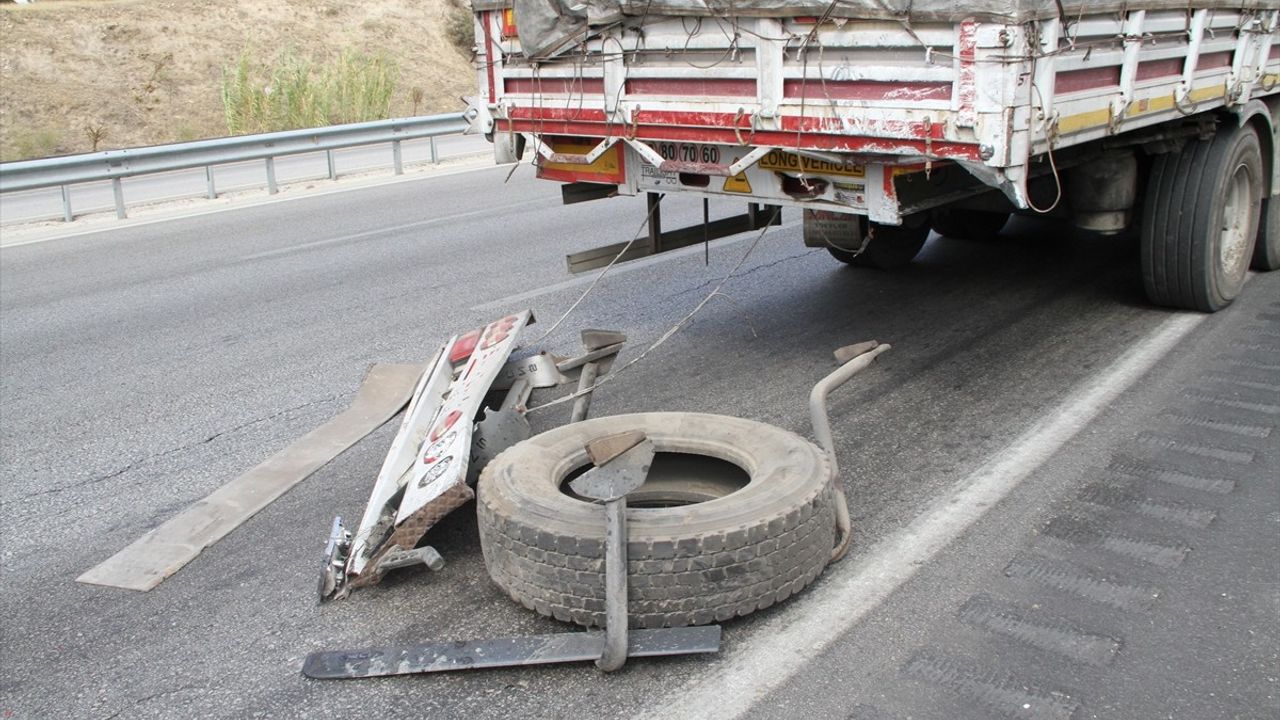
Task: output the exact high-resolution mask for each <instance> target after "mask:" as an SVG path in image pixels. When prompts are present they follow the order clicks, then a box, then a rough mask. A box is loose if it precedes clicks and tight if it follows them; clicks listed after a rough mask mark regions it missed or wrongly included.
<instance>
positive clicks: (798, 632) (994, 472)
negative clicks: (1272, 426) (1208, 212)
mask: <svg viewBox="0 0 1280 720" xmlns="http://www.w3.org/2000/svg"><path fill="white" fill-rule="evenodd" d="M1205 317H1206V316H1204V315H1193V314H1179V315H1175V316H1173V317H1171V318H1169V319H1168V320H1166V321H1165V322H1164V323H1162V324H1161V325H1160V326H1159V327H1158V328H1157V329H1156V330H1155V331H1154V332H1152V333H1151V334H1150V335H1149V336H1148V337H1146V338H1145V339H1143V340H1142V341H1141V342H1140V343H1139V344H1138V345H1136V346H1134V347H1133V348H1132V349H1130V350H1129V351H1127V352H1126V353H1124V354H1123V355H1122V356H1120V357H1119V358H1118V359H1116V360H1115V362H1113V363H1112V364H1111V365H1110V366H1109V367H1108V368H1107V369H1105V370H1104V371H1103V372H1101V373H1099V374H1098V375H1095V376H1094V377H1093V378H1092V379H1090V380H1088V381H1086V382H1085V383H1083V384H1082V385H1081V386H1080V387H1079V388H1078V389H1077V390H1076V391H1075V392H1073V393H1072V394H1071V395H1070V396H1069V397H1068V398H1066V399H1065V400H1064V401H1063V402H1062V403H1061V404H1059V405H1058V406H1057V407H1055V408H1054V409H1053V410H1051V411H1050V412H1048V413H1046V414H1045V415H1044V416H1043V417H1042V418H1041V419H1040V420H1039V421H1038V422H1037V423H1036V424H1035V425H1033V426H1032V427H1031V428H1029V429H1028V430H1027V431H1026V432H1024V433H1023V434H1022V435H1021V436H1019V437H1018V438H1017V439H1016V440H1015V441H1014V442H1013V443H1011V444H1010V445H1009V446H1008V447H1006V448H1004V449H1003V450H1001V451H1000V452H999V453H997V454H996V455H994V456H992V457H991V458H990V459H989V460H987V462H985V463H983V465H982V466H980V467H979V468H978V469H977V470H975V471H974V472H973V473H971V474H970V475H969V476H968V477H966V478H965V479H964V480H963V481H961V482H960V483H958V484H957V485H956V486H955V487H954V488H953V489H952V490H951V491H950V492H948V493H947V494H946V495H944V496H943V497H941V498H939V499H938V501H936V502H934V503H933V504H931V505H930V506H929V507H928V508H927V509H926V510H925V511H924V512H923V513H921V514H920V515H919V516H918V517H917V518H916V519H915V520H913V521H912V522H911V523H910V524H909V525H907V526H906V527H904V528H902V529H900V530H898V531H897V532H895V533H893V534H891V535H890V536H888V537H886V538H885V539H883V540H881V541H880V542H878V543H876V544H875V545H874V546H872V547H871V548H870V549H869V550H868V551H867V552H866V553H865V554H863V555H862V557H861V558H858V559H857V560H856V562H855V563H854V564H853V566H852V567H848V568H836V569H834V572H832V575H833V577H830V578H828V579H827V580H826V581H825V582H823V583H822V584H821V585H819V586H818V587H816V588H813V589H811V590H810V591H809V592H808V593H805V594H802V595H801V596H799V597H797V598H795V599H794V600H792V601H791V603H790V604H789V606H788V607H787V608H786V609H785V610H784V611H783V612H781V613H779V614H778V615H777V616H776V617H774V618H771V619H770V620H769V621H768V622H766V623H765V624H764V626H763V627H758V628H755V629H753V631H752V633H751V637H750V638H748V639H747V640H746V641H745V642H743V643H742V644H740V645H738V646H737V647H735V648H733V653H732V655H731V656H729V657H728V658H727V660H726V661H725V662H723V663H722V664H719V665H716V666H714V668H713V669H712V670H711V671H710V672H709V673H707V674H704V675H702V676H701V677H700V678H699V679H698V680H697V681H694V682H692V683H689V684H687V685H686V686H685V687H684V688H682V689H680V690H678V691H677V692H676V693H675V696H674V697H671V696H668V697H665V698H663V701H662V703H661V707H660V708H654V709H652V710H651V711H649V712H648V713H646V714H644V715H641V717H646V718H712V717H715V718H730V717H738V716H740V715H742V714H743V713H745V712H747V711H748V710H749V709H750V708H751V707H752V705H754V704H755V703H756V702H757V701H759V700H762V699H764V698H765V697H766V696H767V695H768V694H769V693H770V692H771V691H772V690H774V689H775V688H777V687H780V686H781V685H783V684H784V683H785V682H786V681H787V680H788V679H789V678H790V677H792V676H793V675H795V674H796V673H797V672H799V671H800V670H801V669H802V668H804V667H805V666H806V665H807V664H808V663H809V662H810V661H811V660H813V658H814V657H816V656H817V655H818V654H820V653H821V652H822V651H823V649H824V648H826V647H827V646H828V645H830V644H831V643H833V642H834V641H835V640H837V639H838V638H839V637H841V636H842V635H843V634H844V633H845V632H847V631H848V630H850V629H851V628H853V627H854V626H855V625H856V624H857V623H858V622H859V621H861V620H862V619H863V618H864V617H866V616H867V615H868V614H869V613H870V612H871V611H873V610H874V609H876V608H877V607H878V606H879V605H880V604H881V603H882V602H884V601H885V599H887V598H888V597H889V596H890V595H891V594H892V593H893V592H894V591H895V590H897V589H898V588H899V587H901V586H902V585H903V584H905V583H906V582H907V581H908V580H910V579H911V578H912V577H914V576H915V575H916V573H918V572H919V571H920V569H921V568H922V567H923V566H924V565H925V564H926V563H927V562H928V561H929V560H930V559H931V558H933V557H934V556H935V555H937V554H938V553H939V552H941V551H942V550H943V549H944V548H946V547H947V546H948V545H950V544H951V543H952V541H954V540H955V539H956V538H958V537H960V536H961V535H962V534H963V533H964V532H965V531H966V530H968V529H969V528H970V527H971V526H972V525H973V524H974V523H976V522H977V521H978V520H979V519H980V518H982V516H983V515H985V514H986V513H987V511H989V510H990V509H991V508H992V507H994V506H995V505H996V504H997V503H999V502H1000V501H1001V500H1002V499H1004V498H1005V497H1006V496H1007V495H1009V493H1010V492H1012V491H1013V490H1014V488H1016V487H1017V486H1018V485H1019V484H1020V483H1021V482H1022V481H1023V480H1025V479H1026V478H1027V477H1028V476H1029V475H1030V474H1031V473H1032V472H1033V471H1034V470H1036V469H1037V468H1038V467H1040V466H1041V465H1042V464H1044V462H1046V461H1047V460H1048V459H1049V458H1050V457H1052V456H1053V455H1054V454H1055V453H1056V452H1057V451H1058V450H1059V449H1061V448H1062V446H1063V445H1065V444H1066V443H1067V442H1068V441H1069V440H1071V438H1073V437H1074V436H1075V435H1076V434H1077V433H1079V432H1080V431H1081V430H1083V429H1084V428H1085V427H1086V426H1087V425H1088V424H1089V423H1090V422H1092V421H1093V419H1094V418H1096V417H1097V416H1098V415H1099V414H1101V413H1102V412H1103V411H1104V410H1105V409H1106V408H1107V407H1108V406H1109V405H1110V404H1111V403H1112V402H1113V401H1115V399H1116V398H1118V397H1119V396H1120V395H1121V394H1122V393H1124V392H1125V391H1126V390H1128V389H1129V387H1131V386H1132V385H1133V384H1134V383H1135V382H1137V381H1138V379H1140V378H1141V377H1142V376H1143V375H1144V374H1146V373H1147V371H1149V370H1150V369H1151V368H1152V367H1153V366H1154V365H1155V364H1156V363H1157V362H1158V361H1159V360H1160V359H1161V358H1163V357H1165V355H1167V354H1168V353H1169V352H1170V351H1171V350H1173V348H1174V347H1176V346H1177V344H1178V343H1179V342H1180V341H1181V340H1182V339H1183V338H1184V337H1186V335H1187V334H1188V333H1190V332H1191V331H1192V330H1193V329H1195V328H1196V327H1197V326H1199V324H1200V323H1201V322H1202V321H1203V320H1204V318H1205Z"/></svg>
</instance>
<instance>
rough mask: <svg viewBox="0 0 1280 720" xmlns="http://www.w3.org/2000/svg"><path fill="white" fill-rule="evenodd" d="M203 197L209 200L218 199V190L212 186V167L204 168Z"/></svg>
mask: <svg viewBox="0 0 1280 720" xmlns="http://www.w3.org/2000/svg"><path fill="white" fill-rule="evenodd" d="M204 185H205V196H206V197H208V198H209V199H210V200H216V199H218V188H217V186H215V185H214V184H213V166H212V165H205V166H204Z"/></svg>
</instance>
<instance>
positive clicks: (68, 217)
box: [61, 185, 76, 222]
mask: <svg viewBox="0 0 1280 720" xmlns="http://www.w3.org/2000/svg"><path fill="white" fill-rule="evenodd" d="M61 187H62V219H63V221H65V222H71V221H72V220H75V219H76V218H75V216H74V215H72V214H71V190H69V189H67V186H66V185H63V186H61Z"/></svg>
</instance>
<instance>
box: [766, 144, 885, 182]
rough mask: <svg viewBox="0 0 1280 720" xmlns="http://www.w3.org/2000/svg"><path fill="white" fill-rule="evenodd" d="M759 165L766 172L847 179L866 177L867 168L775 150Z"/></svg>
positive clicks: (856, 164)
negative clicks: (838, 176) (774, 171)
mask: <svg viewBox="0 0 1280 720" xmlns="http://www.w3.org/2000/svg"><path fill="white" fill-rule="evenodd" d="M759 165H760V167H761V168H763V169H765V170H777V171H779V172H796V173H798V172H803V173H809V174H812V175H844V176H846V177H866V175H867V169H866V167H864V166H862V165H860V164H858V163H854V162H846V163H834V162H829V161H827V160H817V159H815V158H811V157H804V156H802V155H795V154H793V153H789V152H783V151H781V150H774V151H772V152H770V153H769V154H768V155H765V156H764V157H763V158H761V159H760V162H759Z"/></svg>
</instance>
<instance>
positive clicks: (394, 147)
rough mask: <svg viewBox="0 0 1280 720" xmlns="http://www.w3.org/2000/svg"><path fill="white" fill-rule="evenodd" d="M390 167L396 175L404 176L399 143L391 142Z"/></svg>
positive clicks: (396, 141) (402, 156)
mask: <svg viewBox="0 0 1280 720" xmlns="http://www.w3.org/2000/svg"><path fill="white" fill-rule="evenodd" d="M391 166H392V167H394V168H395V172H396V174H397V175H403V174H404V155H403V153H401V152H400V141H399V140H392V141H391Z"/></svg>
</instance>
